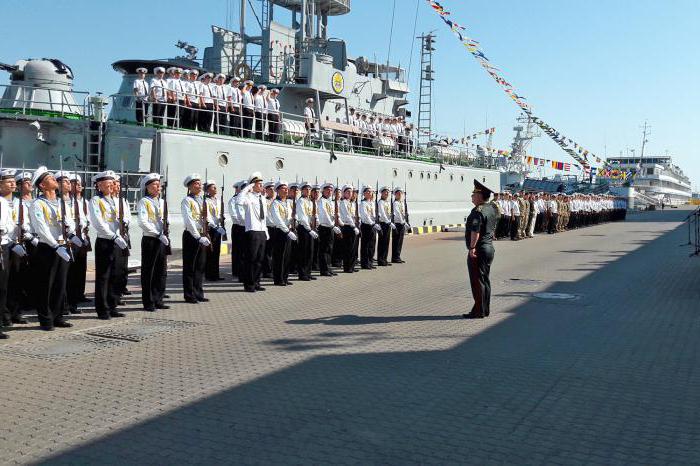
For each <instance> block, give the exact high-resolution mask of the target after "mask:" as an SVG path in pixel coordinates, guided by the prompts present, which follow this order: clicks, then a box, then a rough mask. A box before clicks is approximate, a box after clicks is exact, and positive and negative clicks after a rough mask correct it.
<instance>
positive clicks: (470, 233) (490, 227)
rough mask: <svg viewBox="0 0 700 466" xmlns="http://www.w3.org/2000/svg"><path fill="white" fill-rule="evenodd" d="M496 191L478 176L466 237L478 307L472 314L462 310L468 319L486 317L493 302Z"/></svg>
mask: <svg viewBox="0 0 700 466" xmlns="http://www.w3.org/2000/svg"><path fill="white" fill-rule="evenodd" d="M493 192H494V191H493V190H492V189H490V188H488V187H486V186H485V185H484V184H483V183H480V182H478V181H477V180H474V192H472V203H473V204H474V206H475V207H474V208H473V209H472V211H471V213H470V214H469V217H468V218H467V225H466V233H465V240H466V243H467V249H468V250H469V254H468V256H467V268H468V270H469V283H470V284H471V288H472V296H473V297H474V307H472V310H471V312H470V313H468V314H462V317H464V318H465V319H483V318H484V317H486V316H488V315H489V311H490V303H491V280H490V279H489V273H490V272H491V263H492V262H493V257H494V255H495V250H494V248H493V235H494V230H495V229H496V223H497V222H498V211H497V210H496V208H495V207H494V206H493V204H492V203H490V202H489V198H490V197H491V193H493Z"/></svg>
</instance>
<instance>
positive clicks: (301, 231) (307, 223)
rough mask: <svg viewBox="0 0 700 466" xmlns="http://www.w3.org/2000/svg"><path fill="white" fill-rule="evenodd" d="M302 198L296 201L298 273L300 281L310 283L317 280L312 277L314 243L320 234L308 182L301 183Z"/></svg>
mask: <svg viewBox="0 0 700 466" xmlns="http://www.w3.org/2000/svg"><path fill="white" fill-rule="evenodd" d="M300 188H301V196H300V197H299V199H297V200H296V203H297V208H296V217H297V236H298V237H299V240H298V241H297V242H298V245H297V257H296V261H297V272H298V274H299V280H301V281H304V282H308V281H310V280H316V277H312V276H311V266H312V263H313V256H314V243H315V240H317V239H318V233H316V230H315V229H314V227H315V225H316V224H317V218H316V217H317V216H316V212H315V209H314V201H312V200H311V196H310V192H311V185H310V184H309V183H307V182H306V181H303V182H301V183H300Z"/></svg>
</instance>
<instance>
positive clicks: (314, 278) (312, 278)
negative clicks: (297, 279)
mask: <svg viewBox="0 0 700 466" xmlns="http://www.w3.org/2000/svg"><path fill="white" fill-rule="evenodd" d="M309 279H311V280H318V278H316V277H309Z"/></svg>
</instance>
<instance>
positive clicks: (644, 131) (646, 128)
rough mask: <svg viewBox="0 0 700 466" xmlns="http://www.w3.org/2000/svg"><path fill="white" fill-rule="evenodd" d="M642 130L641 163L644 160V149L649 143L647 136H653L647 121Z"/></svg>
mask: <svg viewBox="0 0 700 466" xmlns="http://www.w3.org/2000/svg"><path fill="white" fill-rule="evenodd" d="M640 128H642V153H641V156H640V158H639V161H640V162H641V161H642V160H644V148H645V147H646V145H647V142H649V140H648V139H647V136H651V126H649V125H648V124H647V122H646V120H645V121H644V126H640Z"/></svg>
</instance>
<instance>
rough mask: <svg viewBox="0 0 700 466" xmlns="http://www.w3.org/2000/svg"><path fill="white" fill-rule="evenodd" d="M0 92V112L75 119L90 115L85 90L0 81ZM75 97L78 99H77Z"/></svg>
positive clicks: (87, 95)
mask: <svg viewBox="0 0 700 466" xmlns="http://www.w3.org/2000/svg"><path fill="white" fill-rule="evenodd" d="M0 94H1V95H2V97H0V113H9V114H14V115H31V116H45V117H59V118H69V119H75V120H82V119H87V118H88V117H89V115H90V105H89V98H90V93H89V92H83V91H73V90H70V91H64V90H61V89H48V88H44V87H36V86H22V85H19V84H0ZM79 98H82V103H78V100H79Z"/></svg>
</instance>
